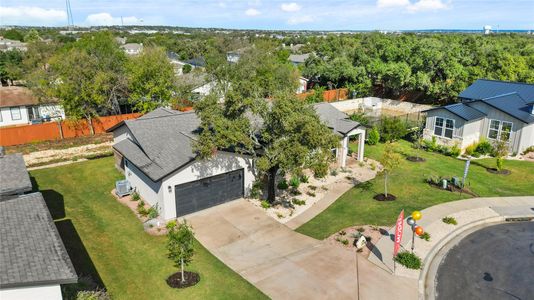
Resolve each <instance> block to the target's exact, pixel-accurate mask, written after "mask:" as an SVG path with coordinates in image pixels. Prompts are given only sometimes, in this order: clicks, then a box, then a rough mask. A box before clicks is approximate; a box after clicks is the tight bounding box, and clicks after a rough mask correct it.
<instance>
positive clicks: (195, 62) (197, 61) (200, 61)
mask: <svg viewBox="0 0 534 300" xmlns="http://www.w3.org/2000/svg"><path fill="white" fill-rule="evenodd" d="M184 63H186V64H189V65H192V66H193V67H205V66H206V60H205V59H204V58H203V57H195V58H192V59H188V60H186V61H184Z"/></svg>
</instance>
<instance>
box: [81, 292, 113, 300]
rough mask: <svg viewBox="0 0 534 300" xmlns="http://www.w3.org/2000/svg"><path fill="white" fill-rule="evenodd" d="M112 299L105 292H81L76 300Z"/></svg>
mask: <svg viewBox="0 0 534 300" xmlns="http://www.w3.org/2000/svg"><path fill="white" fill-rule="evenodd" d="M110 299H111V297H110V296H109V294H108V293H107V292H106V291H105V290H97V291H79V292H78V294H76V300H110Z"/></svg>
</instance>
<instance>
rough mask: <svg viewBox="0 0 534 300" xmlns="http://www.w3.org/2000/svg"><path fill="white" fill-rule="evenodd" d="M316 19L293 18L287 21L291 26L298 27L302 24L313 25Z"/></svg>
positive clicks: (305, 17)
mask: <svg viewBox="0 0 534 300" xmlns="http://www.w3.org/2000/svg"><path fill="white" fill-rule="evenodd" d="M313 21H314V19H313V17H312V16H293V17H291V18H289V20H287V24H289V25H297V24H302V23H311V22H313Z"/></svg>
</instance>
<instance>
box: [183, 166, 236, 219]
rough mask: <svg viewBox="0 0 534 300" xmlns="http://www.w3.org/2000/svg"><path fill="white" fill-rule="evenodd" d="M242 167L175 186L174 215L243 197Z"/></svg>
mask: <svg viewBox="0 0 534 300" xmlns="http://www.w3.org/2000/svg"><path fill="white" fill-rule="evenodd" d="M243 192H244V175H243V169H240V170H236V171H232V172H229V173H224V174H221V175H216V176H212V177H207V178H203V179H200V180H197V181H193V182H188V183H184V184H180V185H177V186H175V193H174V194H175V196H176V216H177V217H180V216H183V215H187V214H190V213H193V212H196V211H199V210H202V209H206V208H208V207H212V206H215V205H218V204H221V203H225V202H228V201H231V200H235V199H238V198H241V197H243Z"/></svg>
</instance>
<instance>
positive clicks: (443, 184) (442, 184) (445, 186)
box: [441, 179, 447, 190]
mask: <svg viewBox="0 0 534 300" xmlns="http://www.w3.org/2000/svg"><path fill="white" fill-rule="evenodd" d="M441 187H442V188H443V189H444V190H446V189H447V179H443V181H441Z"/></svg>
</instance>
